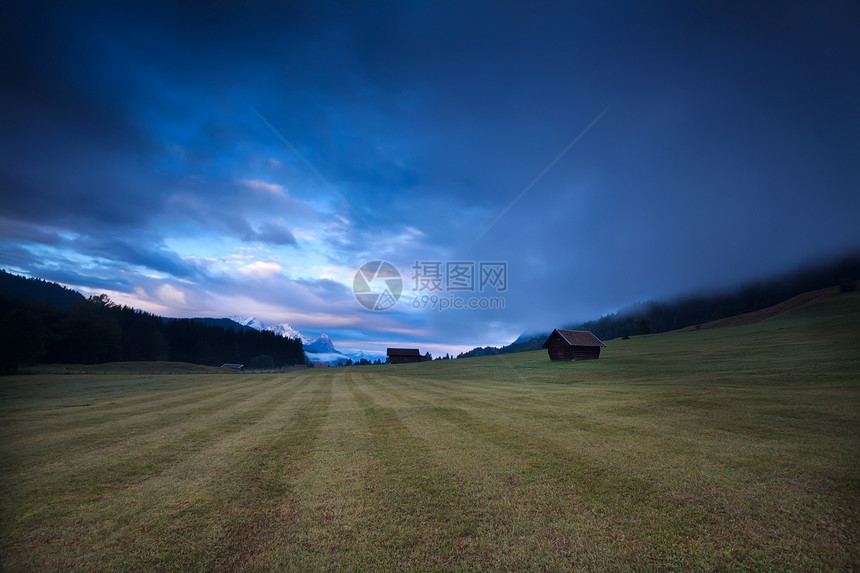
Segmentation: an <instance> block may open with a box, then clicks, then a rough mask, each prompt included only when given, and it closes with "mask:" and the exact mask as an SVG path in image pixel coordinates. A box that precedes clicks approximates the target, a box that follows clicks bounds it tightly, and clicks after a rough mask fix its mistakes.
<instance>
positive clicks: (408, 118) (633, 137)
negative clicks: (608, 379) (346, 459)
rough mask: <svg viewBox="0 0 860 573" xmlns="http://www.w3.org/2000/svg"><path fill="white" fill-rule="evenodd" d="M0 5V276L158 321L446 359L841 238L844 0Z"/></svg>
mask: <svg viewBox="0 0 860 573" xmlns="http://www.w3.org/2000/svg"><path fill="white" fill-rule="evenodd" d="M0 10H2V13H0V21H2V23H0V27H2V34H1V35H0V46H2V50H3V58H2V64H0V65H2V78H3V81H2V83H0V104H2V115H3V118H2V122H0V129H2V153H0V189H2V195H0V266H2V267H3V268H6V269H8V270H11V271H14V272H21V273H26V274H29V275H32V276H39V277H43V278H46V279H50V280H56V281H58V282H61V283H64V284H67V285H70V286H73V287H76V288H79V289H82V290H84V291H86V292H88V293H99V292H107V293H108V294H109V295H110V296H111V297H112V298H114V299H115V300H117V301H119V302H122V303H125V304H131V305H133V306H136V307H140V308H144V309H146V310H150V311H153V312H156V313H159V314H164V315H169V316H200V315H209V316H224V315H230V314H244V315H248V314H254V315H257V316H258V317H259V318H261V319H263V320H265V321H268V322H290V323H291V324H293V325H294V326H295V327H297V328H299V329H301V330H302V331H304V332H307V333H310V334H319V333H320V332H327V333H328V334H329V335H331V336H332V337H333V338H334V339H335V342H336V343H338V345H339V346H343V347H347V348H348V347H363V348H367V349H371V350H372V349H379V348H382V349H384V347H385V346H386V345H392V344H397V345H403V344H406V343H409V344H415V345H418V346H420V347H421V348H422V349H424V348H426V349H428V350H431V351H432V352H434V353H439V352H440V351H442V352H444V351H446V350H460V349H463V348H470V347H472V346H476V345H485V344H503V343H506V342H509V341H510V340H512V339H513V338H515V337H516V336H517V335H518V334H519V333H520V332H522V331H523V330H526V329H533V328H542V329H549V328H552V327H554V326H561V325H563V324H569V323H571V322H573V321H576V320H585V319H590V318H596V317H598V316H600V315H602V314H604V313H606V312H610V311H614V310H616V309H618V308H619V307H622V306H625V305H627V304H629V303H632V302H634V301H637V300H642V299H665V298H669V297H673V296H678V295H682V294H685V293H689V292H692V291H701V290H715V289H723V288H727V287H731V286H732V285H735V284H738V283H740V282H743V281H748V280H751V279H755V278H759V277H762V276H767V275H770V274H773V273H778V272H781V271H785V270H789V269H793V268H794V267H796V266H798V265H801V264H804V263H808V262H810V261H812V260H814V259H816V258H820V257H827V256H832V255H836V254H840V253H842V252H844V251H846V250H848V249H854V248H857V247H858V246H860V225H858V224H857V221H858V215H860V193H858V189H860V161H858V159H860V105H858V102H860V61H858V60H860V42H858V40H857V34H856V30H857V29H860V5H858V4H857V3H856V2H823V3H818V2H691V1H686V0H685V1H680V2H656V3H645V2H630V3H627V2H596V1H595V2H528V3H526V2H522V3H513V2H508V3H505V2H468V1H466V2H462V1H460V2H434V3H429V4H425V3H422V4H418V3H415V4H413V3H408V2H391V3H382V2H368V3H338V2H321V3H311V2H308V3H295V4H290V3H257V4H254V5H253V6H252V7H247V6H242V5H238V4H236V5H233V4H229V3H219V2H215V3H193V2H183V3H173V4H168V3H163V2H144V3H119V5H112V4H111V3H97V2H82V3H74V4H73V5H72V4H69V3H56V4H52V3H45V2H16V1H12V2H5V3H4V4H3V6H2V8H0ZM577 138H578V139H577ZM574 141H575V143H574V144H573V145H572V146H570V147H569V149H568V150H567V152H566V153H562V152H563V151H564V150H565V149H567V148H568V146H569V145H570V144H571V143H572V142H574ZM559 156H560V157H559ZM556 160H557V161H556ZM549 166H551V168H550V169H549V170H547V167H549ZM542 174H543V175H542ZM524 191H525V192H524ZM518 197H519V199H517V198H518ZM512 204H513V205H512ZM511 205H512V206H511ZM508 207H511V208H510V209H509V210H507V211H506V209H507V208H508ZM500 215H501V217H500ZM376 259H381V260H386V261H390V262H391V263H393V264H394V265H395V266H396V267H397V268H398V269H399V270H400V272H401V274H402V275H403V280H404V293H403V297H402V298H401V299H400V302H399V303H398V304H397V305H395V307H393V308H391V309H389V310H386V311H384V312H373V311H369V310H366V309H364V308H363V307H362V306H361V305H359V304H358V303H357V301H356V299H355V298H354V296H353V292H352V286H353V278H354V275H355V272H356V270H357V269H358V268H359V267H360V266H361V265H362V264H363V263H365V262H367V261H371V260H376ZM416 261H420V262H443V263H444V262H469V261H472V262H475V263H476V264H477V263H480V262H506V263H507V265H508V266H507V269H508V285H507V290H505V291H504V292H503V293H491V294H497V295H499V296H502V297H503V299H504V309H496V310H459V311H452V310H449V311H445V312H438V311H431V310H426V309H418V310H416V309H415V308H413V307H412V305H411V304H410V302H411V301H412V300H413V299H414V298H415V296H420V295H422V294H438V295H444V296H453V295H456V296H458V297H460V296H463V295H464V294H465V295H471V296H479V295H480V296H485V295H487V293H486V292H484V293H468V292H467V293H463V292H459V291H458V292H452V291H448V290H445V291H444V292H437V293H428V292H415V291H414V290H413V280H412V278H413V277H412V270H411V267H412V266H413V265H414V263H415V262H416Z"/></svg>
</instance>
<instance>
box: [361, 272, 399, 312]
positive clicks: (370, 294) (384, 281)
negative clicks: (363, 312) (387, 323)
mask: <svg viewBox="0 0 860 573" xmlns="http://www.w3.org/2000/svg"><path fill="white" fill-rule="evenodd" d="M352 292H353V294H354V295H355V300H357V301H358V302H359V304H361V306H363V307H364V308H366V309H368V310H388V309H389V308H391V307H392V306H394V305H395V304H397V301H398V300H400V295H401V294H402V293H403V279H402V278H401V277H400V271H398V270H397V267H395V266H394V265H392V264H391V263H389V262H386V261H370V262H369V263H364V264H363V265H361V268H360V269H358V270H357V271H356V272H355V280H353V281H352Z"/></svg>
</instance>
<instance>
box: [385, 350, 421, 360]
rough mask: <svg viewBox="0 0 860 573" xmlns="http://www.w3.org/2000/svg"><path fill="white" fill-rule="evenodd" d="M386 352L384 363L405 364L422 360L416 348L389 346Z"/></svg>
mask: <svg viewBox="0 0 860 573" xmlns="http://www.w3.org/2000/svg"><path fill="white" fill-rule="evenodd" d="M386 354H387V355H388V358H387V359H386V360H385V362H386V364H407V363H409V362H421V361H422V360H424V357H423V356H421V353H420V352H419V351H418V349H417V348H389V349H388V352H387V353H386Z"/></svg>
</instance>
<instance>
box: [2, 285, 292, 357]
mask: <svg viewBox="0 0 860 573" xmlns="http://www.w3.org/2000/svg"><path fill="white" fill-rule="evenodd" d="M18 278H21V280H33V279H23V277H18ZM41 282H44V281H41ZM48 284H50V283H48ZM56 286H57V287H58V288H60V287H59V285H56ZM138 360H146V361H174V362H191V363H194V364H205V365H211V366H220V365H221V364H223V363H226V362H231V363H240V364H246V365H251V366H255V367H276V368H277V367H282V366H290V365H295V364H306V363H307V359H306V357H305V354H304V351H303V350H302V342H301V340H294V339H290V338H284V337H282V336H278V335H276V334H274V333H272V332H268V331H266V332H261V331H257V330H253V329H235V330H234V329H232V328H225V327H223V326H217V325H211V324H206V323H204V322H201V321H197V320H194V319H188V318H183V319H164V318H162V317H160V316H156V315H154V314H150V313H147V312H143V311H141V310H137V309H134V308H131V307H128V306H120V305H117V304H114V303H113V302H112V301H111V300H110V298H108V297H107V295H100V296H93V297H90V298H88V299H86V298H83V297H81V298H80V300H73V301H72V302H70V303H69V304H68V306H67V308H58V307H56V306H53V305H51V304H49V303H48V302H46V301H44V300H28V299H13V298H8V297H0V373H4V374H8V373H11V372H14V371H15V370H17V369H18V367H19V366H22V365H30V364H40V363H73V364H100V363H105V362H115V361H138Z"/></svg>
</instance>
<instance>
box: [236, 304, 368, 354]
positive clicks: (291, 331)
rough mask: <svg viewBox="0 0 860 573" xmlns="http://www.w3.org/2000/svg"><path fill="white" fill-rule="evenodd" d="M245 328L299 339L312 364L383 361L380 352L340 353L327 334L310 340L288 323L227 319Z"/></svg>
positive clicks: (251, 318) (237, 318) (242, 318)
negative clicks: (363, 360)
mask: <svg viewBox="0 0 860 573" xmlns="http://www.w3.org/2000/svg"><path fill="white" fill-rule="evenodd" d="M221 320H230V321H232V322H234V323H236V324H237V325H239V326H242V327H245V328H253V329H254V330H268V331H270V332H274V333H275V334H277V335H279V336H283V337H285V338H293V339H299V340H301V341H302V348H303V349H304V351H305V356H307V357H308V360H310V361H311V362H312V363H313V364H329V365H331V366H335V365H337V364H346V363H347V362H348V361H350V360H352V361H353V362H358V361H359V360H361V359H362V358H364V359H366V360H369V361H370V362H374V361H375V360H378V359H381V360H382V361H383V362H384V361H385V354H384V353H382V352H378V353H373V352H365V351H363V350H346V351H343V352H341V351H340V350H338V349H337V348H335V346H334V342H333V341H332V339H331V338H329V336H328V335H327V334H321V335H320V336H318V337H317V338H310V337H308V336H305V335H304V334H302V333H301V332H300V331H299V330H298V329H296V328H293V326H292V325H290V324H289V323H286V322H283V323H281V324H268V325H267V324H265V323H264V322H262V321H261V320H259V319H257V318H256V317H253V316H249V317H241V316H231V317H229V318H227V319H221Z"/></svg>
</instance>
